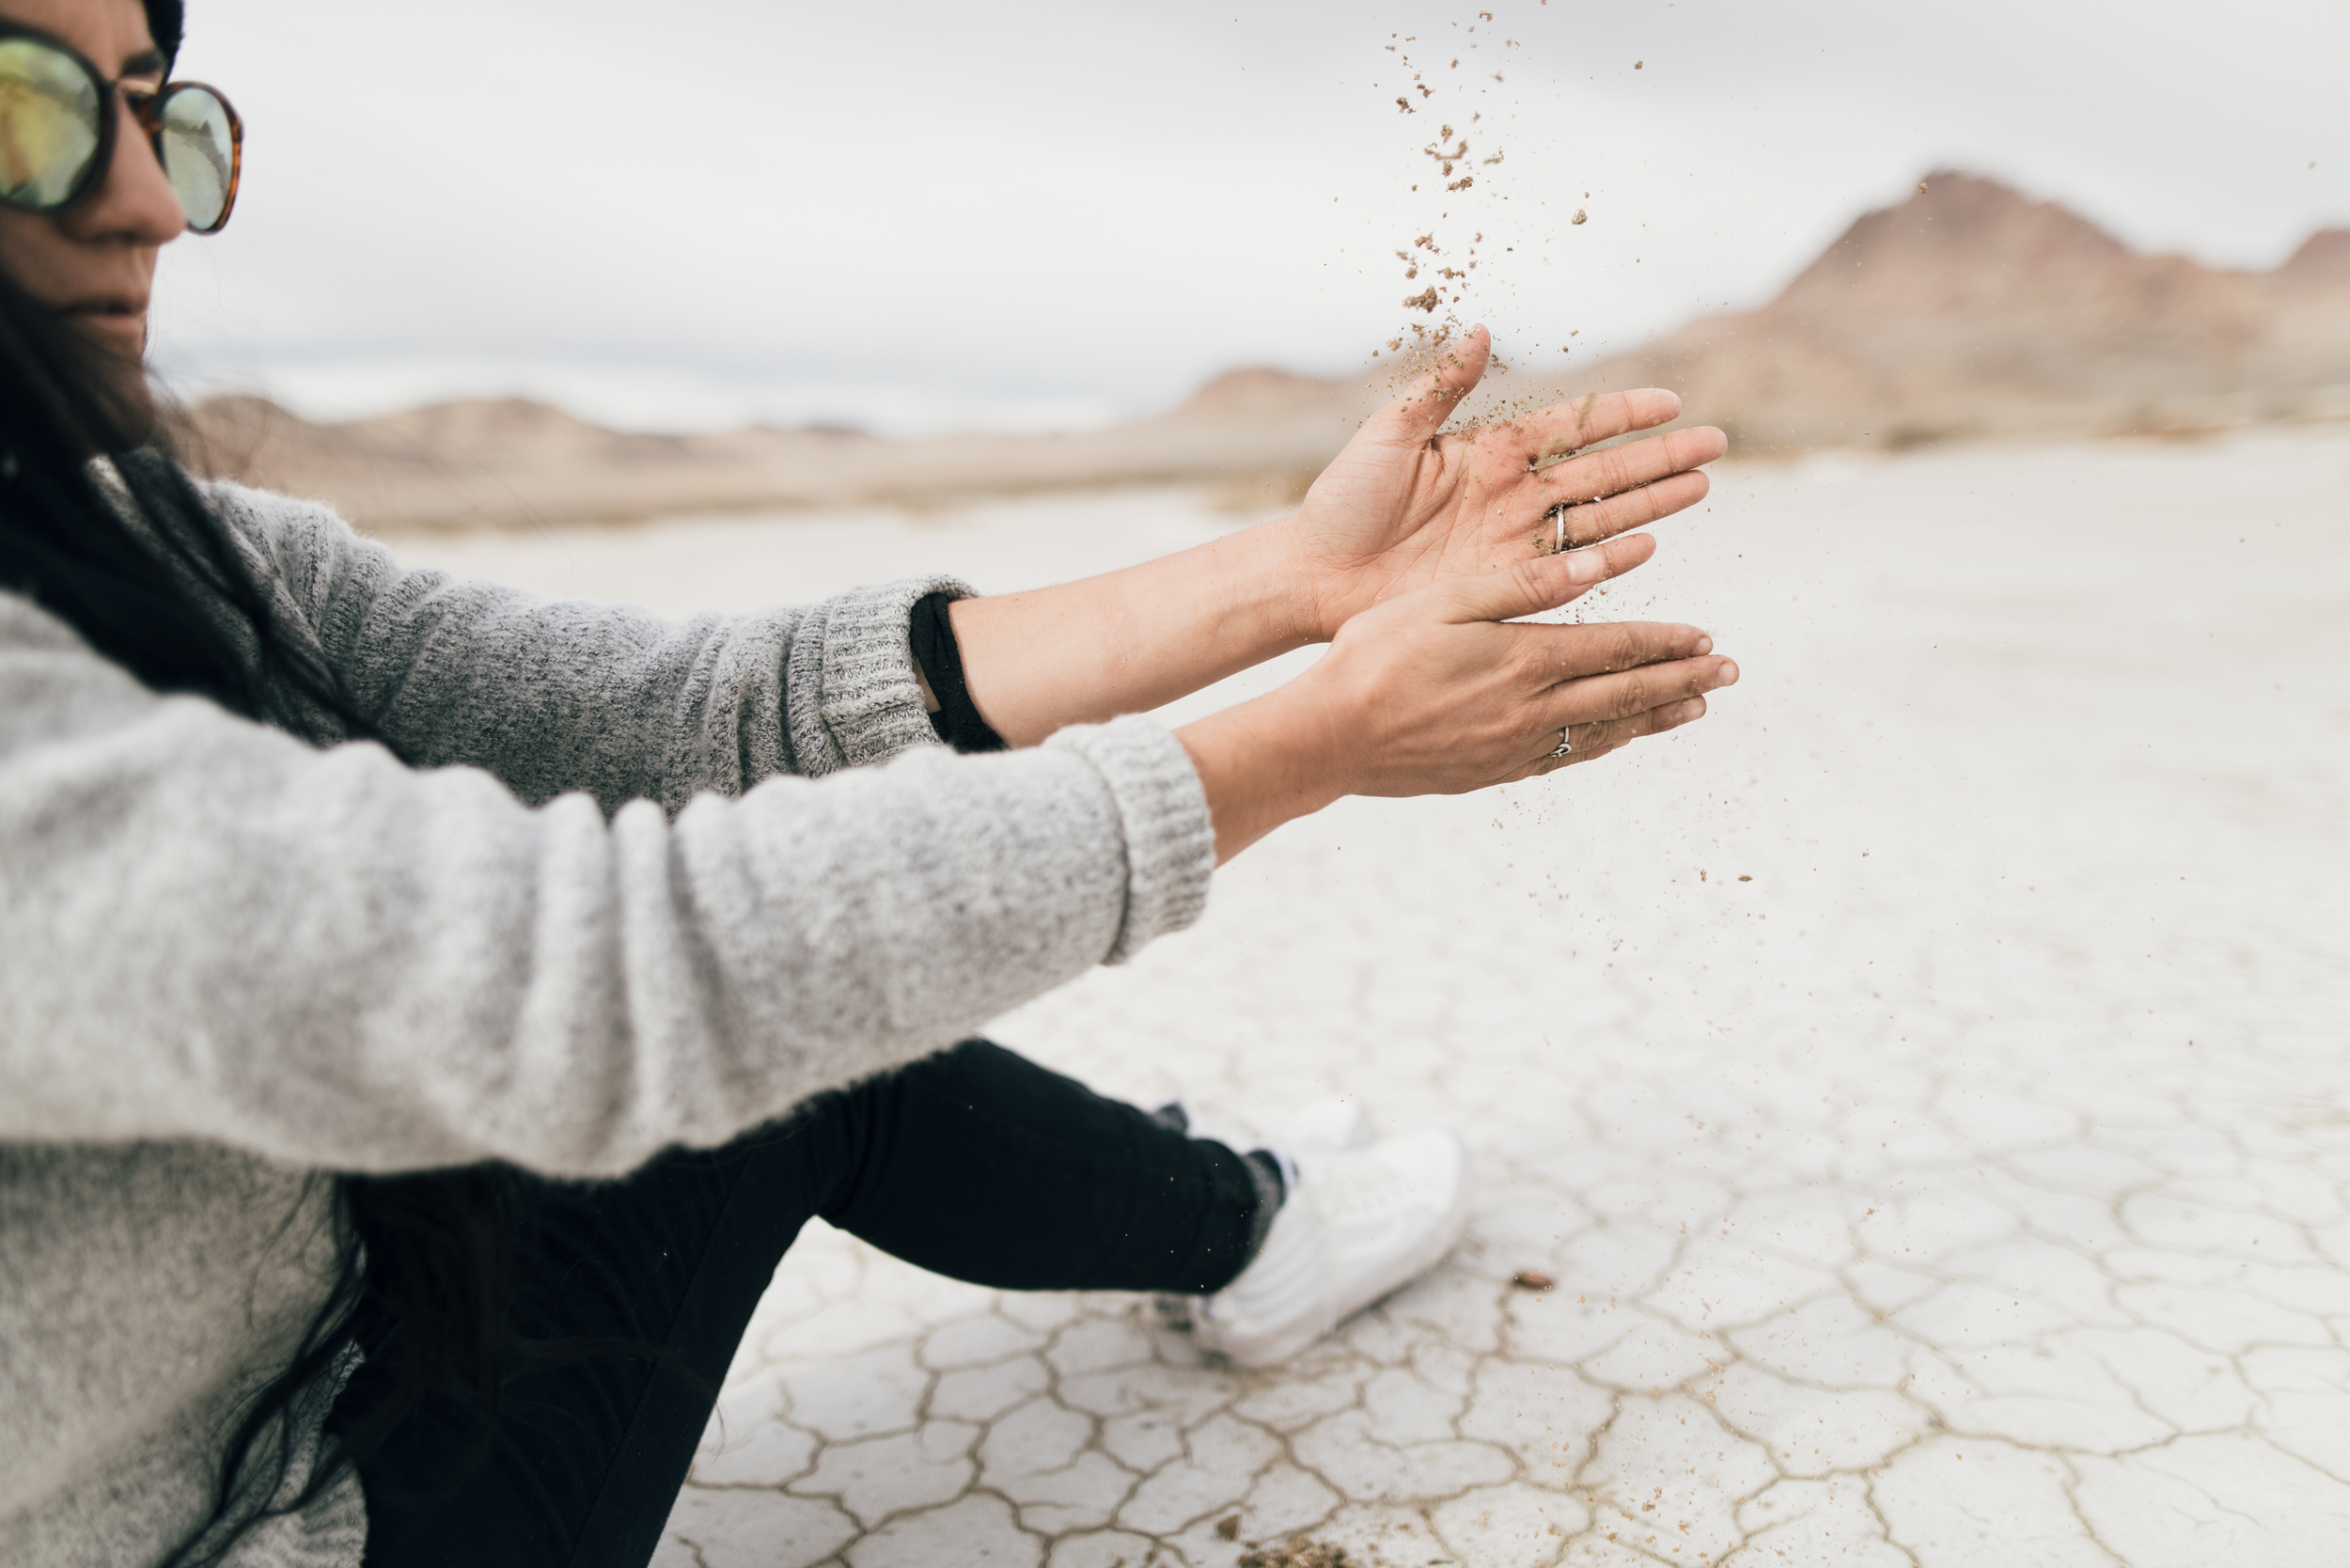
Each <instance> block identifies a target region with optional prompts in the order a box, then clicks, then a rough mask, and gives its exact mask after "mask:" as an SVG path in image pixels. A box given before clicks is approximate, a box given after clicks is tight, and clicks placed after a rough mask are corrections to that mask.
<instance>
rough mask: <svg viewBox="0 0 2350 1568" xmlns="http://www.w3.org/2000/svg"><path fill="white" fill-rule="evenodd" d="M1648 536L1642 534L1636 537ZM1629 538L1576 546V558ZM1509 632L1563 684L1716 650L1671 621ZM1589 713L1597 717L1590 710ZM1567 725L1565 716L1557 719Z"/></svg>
mask: <svg viewBox="0 0 2350 1568" xmlns="http://www.w3.org/2000/svg"><path fill="white" fill-rule="evenodd" d="M1635 537H1637V538H1639V539H1646V538H1647V537H1648V536H1647V535H1646V534H1640V535H1637V536H1635ZM1620 542H1621V543H1629V542H1630V541H1609V542H1608V543H1606V544H1604V545H1601V546H1600V547H1599V549H1597V550H1578V551H1576V552H1575V556H1587V555H1598V554H1600V553H1601V552H1603V551H1606V550H1610V549H1613V548H1614V547H1615V545H1616V544H1617V543H1620ZM1575 556H1569V557H1566V558H1567V559H1569V560H1573V559H1575ZM1510 630H1511V631H1512V632H1514V633H1516V634H1517V635H1519V636H1520V637H1522V638H1523V639H1524V642H1523V644H1522V647H1523V649H1524V656H1525V657H1526V658H1527V659H1528V661H1529V663H1530V664H1531V665H1532V666H1533V667H1534V669H1535V670H1536V671H1537V672H1538V675H1539V678H1540V679H1542V680H1543V681H1544V682H1546V683H1547V684H1549V685H1553V686H1556V685H1559V684H1560V683H1562V682H1571V681H1583V680H1588V679H1590V678H1591V677H1593V676H1602V675H1611V674H1614V673H1617V672H1619V671H1624V670H1634V669H1639V668H1641V667H1643V666H1650V665H1659V664H1667V663H1670V662H1672V661H1675V660H1682V659H1697V658H1702V657H1704V656H1705V655H1706V654H1709V653H1711V652H1713V651H1714V639H1713V638H1712V637H1710V636H1708V635H1706V634H1705V633H1704V631H1703V630H1701V629H1700V628H1699V627H1695V626H1684V625H1681V624H1679V623H1677V622H1674V621H1658V620H1610V621H1602V622H1599V623H1597V624H1593V625H1583V626H1556V625H1543V624H1536V625H1531V626H1513V627H1512V628H1510ZM1586 716H1587V717H1594V718H1595V717H1599V716H1601V715H1599V714H1588V715H1586ZM1566 722H1567V721H1566V720H1564V719H1560V720H1559V723H1561V724H1564V723H1566Z"/></svg>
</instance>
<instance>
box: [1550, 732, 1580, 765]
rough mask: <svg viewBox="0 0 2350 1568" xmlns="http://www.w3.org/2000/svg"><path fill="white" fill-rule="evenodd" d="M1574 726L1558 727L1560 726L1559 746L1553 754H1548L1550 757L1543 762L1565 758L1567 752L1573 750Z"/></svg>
mask: <svg viewBox="0 0 2350 1568" xmlns="http://www.w3.org/2000/svg"><path fill="white" fill-rule="evenodd" d="M1574 733H1575V727H1574V726H1572V725H1565V724H1562V725H1560V726H1559V745H1558V749H1556V750H1555V751H1553V752H1552V753H1551V754H1550V756H1549V757H1547V758H1545V759H1544V760H1545V761H1556V760H1559V758H1561V757H1564V756H1565V755H1566V754H1567V753H1568V752H1570V751H1573V750H1574V749H1575V740H1574Z"/></svg>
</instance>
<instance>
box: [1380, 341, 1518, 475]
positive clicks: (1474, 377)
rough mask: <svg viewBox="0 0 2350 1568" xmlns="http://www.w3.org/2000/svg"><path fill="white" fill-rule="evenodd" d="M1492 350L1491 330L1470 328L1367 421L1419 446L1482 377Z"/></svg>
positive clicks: (1390, 436) (1402, 441) (1393, 437)
mask: <svg viewBox="0 0 2350 1568" xmlns="http://www.w3.org/2000/svg"><path fill="white" fill-rule="evenodd" d="M1493 351H1494V341H1493V335H1492V334H1491V333H1489V332H1487V331H1486V330H1485V329H1484V328H1483V327H1481V326H1473V327H1471V328H1469V329H1468V331H1467V333H1466V334H1465V335H1464V336H1463V337H1462V338H1461V340H1460V341H1459V342H1457V343H1448V344H1446V345H1445V346H1444V347H1443V348H1442V349H1439V350H1438V351H1437V357H1436V363H1435V364H1434V366H1432V367H1431V368H1429V369H1428V370H1427V371H1426V372H1425V373H1424V374H1422V375H1421V376H1420V378H1419V379H1418V381H1416V382H1414V383H1412V384H1411V386H1410V387H1409V389H1407V390H1406V391H1405V392H1404V394H1403V395H1402V397H1400V398H1398V399H1396V400H1394V401H1393V402H1391V403H1389V404H1387V407H1385V408H1383V409H1381V410H1380V411H1379V412H1378V413H1376V414H1374V415H1372V416H1371V418H1370V420H1369V421H1368V422H1367V423H1368V425H1369V426H1370V427H1372V428H1376V429H1377V430H1378V432H1379V433H1380V434H1381V435H1383V436H1386V437H1387V438H1388V439H1390V440H1393V441H1396V442H1398V443H1400V444H1402V445H1403V446H1408V447H1417V446H1418V445H1419V444H1420V443H1422V442H1424V441H1426V440H1427V439H1428V438H1429V437H1430V436H1433V435H1434V434H1435V433H1436V432H1437V431H1440V430H1442V429H1444V422H1445V421H1446V420H1447V419H1449V418H1451V417H1452V415H1453V412H1454V411H1455V410H1456V409H1458V408H1459V407H1460V406H1461V400H1462V399H1464V398H1465V397H1467V396H1468V395H1469V393H1470V392H1472V391H1474V390H1475V389H1476V386H1477V384H1478V383H1479V382H1481V381H1482V380H1484V379H1485V367H1486V366H1487V365H1488V364H1490V363H1491V362H1492V360H1493Z"/></svg>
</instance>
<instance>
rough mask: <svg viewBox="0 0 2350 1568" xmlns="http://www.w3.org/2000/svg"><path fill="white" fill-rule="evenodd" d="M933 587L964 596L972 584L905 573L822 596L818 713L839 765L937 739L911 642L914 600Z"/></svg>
mask: <svg viewBox="0 0 2350 1568" xmlns="http://www.w3.org/2000/svg"><path fill="white" fill-rule="evenodd" d="M932 593H945V594H950V595H952V596H953V597H955V598H957V599H967V598H969V597H970V596H971V589H970V588H969V587H968V586H967V585H965V584H964V583H960V582H958V581H956V580H955V579H954V578H952V577H901V578H900V579H899V580H898V581H896V582H894V583H876V584H873V585H871V586H870V587H867V588H852V589H850V590H849V591H848V592H846V593H843V594H840V595H838V597H836V598H834V599H830V600H827V601H826V602H825V604H824V607H823V617H824V629H823V638H824V642H823V702H822V705H821V709H820V716H821V719H822V721H823V728H824V730H825V732H826V733H827V735H829V736H830V738H831V740H832V744H833V745H834V746H835V747H837V748H838V755H839V758H840V765H841V766H843V767H852V768H856V767H864V766H866V765H868V764H870V763H873V762H880V761H884V760H887V759H889V758H892V757H895V756H897V755H898V754H899V753H900V752H901V751H905V750H908V749H910V748H912V747H914V746H917V745H938V744H939V741H938V734H937V731H935V730H934V729H932V728H931V718H930V712H929V710H928V709H927V708H926V707H925V706H924V704H923V701H922V688H921V687H919V686H917V685H916V684H915V682H914V654H913V651H912V650H911V649H910V648H909V647H908V645H907V641H906V625H907V621H908V620H909V619H911V617H912V616H913V613H914V606H915V604H916V602H917V601H918V600H920V599H921V598H922V597H923V596H924V595H925V594H932ZM810 771H811V772H814V771H823V770H817V769H811V770H810Z"/></svg>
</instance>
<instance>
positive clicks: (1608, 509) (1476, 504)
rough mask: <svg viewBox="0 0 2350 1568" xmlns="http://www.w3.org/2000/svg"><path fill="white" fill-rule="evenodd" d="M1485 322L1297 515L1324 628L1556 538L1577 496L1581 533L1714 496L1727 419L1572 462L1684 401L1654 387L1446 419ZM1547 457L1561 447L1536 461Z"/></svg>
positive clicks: (1306, 571)
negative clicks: (1498, 420) (1520, 411)
mask: <svg viewBox="0 0 2350 1568" xmlns="http://www.w3.org/2000/svg"><path fill="white" fill-rule="evenodd" d="M1492 351H1493V345H1492V339H1491V337H1489V336H1488V335H1487V333H1486V331H1485V329H1484V328H1483V327H1477V328H1473V329H1472V330H1471V331H1470V332H1469V334H1468V336H1467V337H1465V338H1464V339H1463V340H1462V341H1461V342H1459V343H1458V344H1455V345H1453V346H1452V347H1451V348H1450V349H1449V350H1448V351H1447V352H1446V354H1445V358H1444V360H1443V361H1442V362H1441V363H1440V364H1438V365H1437V366H1436V368H1434V369H1433V370H1431V371H1429V372H1428V373H1427V374H1426V375H1424V376H1422V377H1421V378H1420V379H1419V381H1418V384H1415V385H1414V386H1413V388H1412V389H1411V390H1410V391H1409V392H1407V393H1405V394H1404V395H1403V396H1402V397H1401V398H1399V399H1397V400H1395V401H1394V402H1391V403H1389V404H1388V405H1387V407H1386V408H1384V409H1381V410H1380V411H1379V412H1378V413H1377V414H1375V415H1373V416H1371V418H1370V419H1369V420H1367V421H1366V422H1365V423H1364V425H1363V428H1362V429H1361V430H1359V431H1355V439H1353V440H1352V441H1350V442H1348V443H1347V444H1346V449H1345V450H1344V451H1342V452H1340V454H1339V455H1338V457H1337V459H1336V460H1334V461H1333V462H1332V463H1331V464H1330V466H1329V467H1328V468H1326V469H1324V471H1323V474H1322V477H1321V478H1318V479H1316V480H1315V481H1314V484H1313V488H1312V489H1310V490H1308V492H1307V493H1306V500H1305V504H1304V505H1303V506H1302V507H1300V508H1299V509H1298V511H1297V514H1296V516H1295V517H1293V518H1290V519H1286V520H1284V522H1283V524H1282V525H1281V526H1283V527H1285V528H1286V529H1287V530H1288V531H1289V548H1290V549H1291V551H1292V552H1293V557H1294V558H1295V559H1296V561H1297V562H1298V565H1299V569H1300V572H1301V575H1302V577H1303V579H1304V583H1305V591H1306V594H1307V603H1306V604H1305V606H1304V608H1303V612H1302V613H1303V614H1304V616H1305V618H1306V619H1307V621H1308V626H1309V627H1310V629H1311V631H1312V633H1313V634H1314V635H1318V636H1320V637H1321V638H1323V639H1327V638H1330V637H1332V636H1335V635H1337V633H1338V630H1339V628H1340V626H1343V625H1344V624H1345V623H1346V622H1347V620H1348V619H1350V618H1352V617H1354V616H1356V615H1360V614H1361V613H1362V612H1363V611H1365V610H1367V609H1369V608H1370V607H1371V606H1372V605H1373V604H1380V603H1383V602H1384V601H1387V600H1389V599H1392V598H1394V597H1396V596H1397V595H1399V594H1402V593H1408V592H1410V591H1411V590H1412V589H1414V588H1420V587H1423V586H1425V585H1427V584H1429V583H1433V582H1436V581H1438V580H1440V579H1442V578H1446V577H1453V576H1462V575H1466V574H1471V573H1477V572H1490V571H1492V570H1493V569H1494V568H1496V567H1497V566H1508V565H1513V564H1516V563H1519V562H1523V561H1529V560H1534V559H1537V558H1539V557H1543V556H1547V555H1550V554H1553V553H1554V551H1555V548H1556V546H1557V544H1558V542H1559V529H1558V527H1557V525H1554V524H1553V523H1552V521H1551V518H1550V512H1551V510H1552V509H1553V508H1554V507H1557V506H1559V504H1560V503H1561V502H1564V503H1566V504H1567V505H1568V507H1569V510H1568V511H1567V513H1566V527H1565V542H1566V543H1567V545H1568V546H1569V547H1570V548H1572V547H1574V546H1575V545H1582V544H1590V543H1594V542H1596V541H1600V540H1603V539H1610V538H1613V537H1614V536H1616V535H1618V534H1620V533H1622V532H1623V531H1624V530H1625V529H1627V528H1637V527H1640V526H1642V525H1646V524H1649V523H1653V522H1655V521H1657V520H1658V519H1659V518H1663V517H1669V516H1670V515H1671V514H1673V513H1674V512H1677V511H1680V510H1683V509H1684V508H1686V507H1691V506H1694V505H1696V504H1697V503H1698V502H1699V501H1700V500H1703V499H1704V498H1705V494H1706V490H1707V480H1706V478H1705V476H1704V475H1703V474H1701V473H1699V472H1697V469H1698V468H1699V467H1700V466H1701V465H1702V464H1705V463H1712V462H1713V461H1715V460H1716V458H1718V457H1720V456H1721V455H1722V454H1723V453H1724V452H1725V451H1727V450H1729V445H1730V444H1729V441H1728V438H1726V437H1725V436H1724V435H1723V434H1722V432H1721V431H1717V430H1715V429H1713V428H1711V427H1706V428H1703V429H1699V430H1686V431H1673V432H1672V433H1671V434H1669V435H1660V436H1651V437H1650V438H1649V439H1647V440H1645V441H1637V442H1632V443H1630V444H1627V445H1625V446H1622V447H1609V448H1608V449H1607V450H1606V451H1604V452H1592V453H1590V454H1588V455H1586V456H1583V457H1577V458H1572V459H1570V460H1569V461H1567V462H1563V463H1559V462H1555V461H1553V460H1555V459H1558V458H1560V457H1563V456H1565V455H1566V454H1568V453H1570V452H1575V451H1579V450H1581V449H1582V448H1583V447H1589V446H1590V445H1591V444H1592V443H1594V442H1599V441H1606V440H1607V439H1609V438H1610V437H1613V436H1618V435H1622V434H1623V433H1624V432H1625V431H1637V430H1647V429H1649V428H1650V427H1652V426H1655V425H1662V424H1666V423H1668V422H1669V421H1671V420H1672V419H1675V418H1677V417H1679V416H1680V414H1681V400H1680V399H1679V398H1677V397H1675V396H1674V395H1673V394H1672V393H1670V392H1665V391H1658V390H1654V389H1650V390H1644V391H1637V392H1614V393H1608V394H1606V395H1605V396H1603V395H1600V394H1596V393H1595V394H1592V395H1591V396H1589V397H1585V398H1579V399H1576V400H1575V401H1573V402H1568V403H1559V404H1557V405H1554V406H1553V407H1550V408H1546V409H1544V410H1543V411H1542V412H1541V413H1539V414H1531V415H1528V416H1524V417H1523V418H1518V419H1512V420H1510V421H1508V422H1506V423H1502V424H1496V425H1487V426H1483V427H1481V428H1479V429H1476V430H1471V431H1456V432H1455V433H1453V434H1450V435H1439V434H1437V433H1436V432H1437V431H1439V430H1441V429H1442V428H1443V426H1444V423H1445V421H1446V420H1447V419H1449V418H1450V417H1451V416H1452V414H1453V411H1454V410H1456V409H1457V408H1459V407H1460V404H1461V400H1462V399H1464V398H1465V397H1466V396H1468V394H1469V391H1470V389H1471V388H1473V387H1475V386H1476V385H1477V384H1478V382H1479V381H1480V380H1481V379H1482V378H1483V376H1484V374H1485V367H1486V365H1487V364H1488V362H1489V361H1490V360H1491V358H1492ZM1536 463H1549V464H1550V465H1549V466H1547V467H1543V468H1536V467H1535V466H1534V464H1536Z"/></svg>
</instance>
